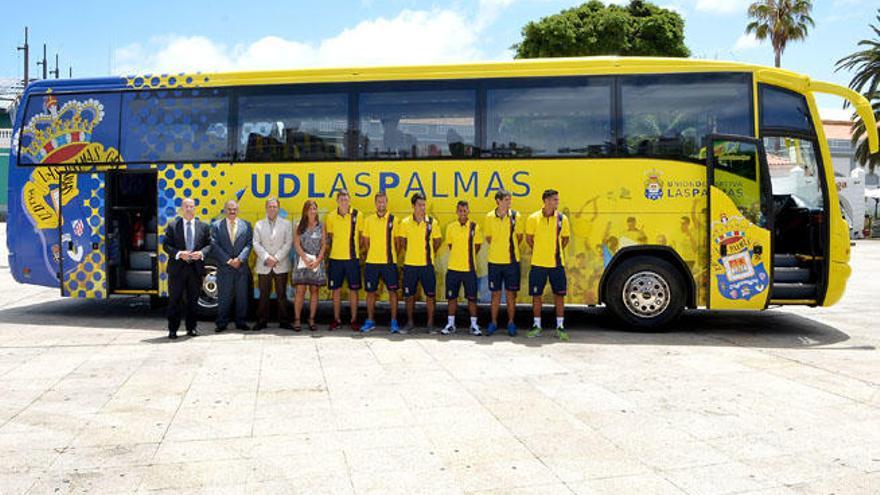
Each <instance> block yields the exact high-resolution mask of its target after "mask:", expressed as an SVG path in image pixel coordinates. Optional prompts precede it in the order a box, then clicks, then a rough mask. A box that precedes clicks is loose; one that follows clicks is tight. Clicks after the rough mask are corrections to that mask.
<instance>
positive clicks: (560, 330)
mask: <svg viewBox="0 0 880 495" xmlns="http://www.w3.org/2000/svg"><path fill="white" fill-rule="evenodd" d="M556 338H558V339H559V340H561V341H563V342H568V339H569V337H568V332H566V331H565V328H564V327H556Z"/></svg>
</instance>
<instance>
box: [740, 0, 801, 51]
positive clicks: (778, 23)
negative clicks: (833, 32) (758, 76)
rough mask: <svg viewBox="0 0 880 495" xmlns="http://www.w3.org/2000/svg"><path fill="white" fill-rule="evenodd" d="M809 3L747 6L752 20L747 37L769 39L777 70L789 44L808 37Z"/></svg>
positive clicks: (775, 0)
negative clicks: (751, 35) (753, 36)
mask: <svg viewBox="0 0 880 495" xmlns="http://www.w3.org/2000/svg"><path fill="white" fill-rule="evenodd" d="M812 10H813V2H812V1H810V0H760V1H757V2H754V3H753V4H751V5H750V6H749V18H751V19H754V20H753V21H752V22H750V23H749V25H748V26H746V34H751V33H754V34H755V38H757V39H759V40H761V41H763V40H766V39H767V38H770V44H771V45H773V53H774V54H775V55H776V67H780V64H781V63H782V52H784V51H785V47H786V45H788V42H789V41H800V40H803V39H805V38H806V37H807V34H808V31H809V29H810V28H811V27H813V26H815V24H814V23H813V18H812V17H810V12H811V11H812Z"/></svg>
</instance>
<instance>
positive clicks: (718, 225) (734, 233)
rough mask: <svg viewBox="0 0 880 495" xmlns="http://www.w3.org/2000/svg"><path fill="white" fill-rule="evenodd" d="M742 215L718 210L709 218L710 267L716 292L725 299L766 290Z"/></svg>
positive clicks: (764, 274) (758, 257) (765, 279)
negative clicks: (710, 231) (713, 275)
mask: <svg viewBox="0 0 880 495" xmlns="http://www.w3.org/2000/svg"><path fill="white" fill-rule="evenodd" d="M748 225H749V222H748V220H746V219H745V218H743V217H741V216H736V217H732V218H729V217H728V216H727V215H725V214H723V213H722V214H721V216H720V219H719V221H715V222H712V239H713V242H712V259H713V260H715V262H714V263H712V271H713V273H714V274H715V279H716V283H717V284H718V292H720V293H721V295H722V296H724V297H725V298H727V299H744V300H749V299H751V298H752V297H755V296H756V295H758V294H760V293H762V292H764V291H765V290H767V285H768V281H769V277H768V276H767V270H766V269H765V268H764V261H763V260H762V259H761V255H759V254H756V253H755V252H754V248H753V246H752V241H751V240H750V239H749V237H748V235H747V233H746V228H748Z"/></svg>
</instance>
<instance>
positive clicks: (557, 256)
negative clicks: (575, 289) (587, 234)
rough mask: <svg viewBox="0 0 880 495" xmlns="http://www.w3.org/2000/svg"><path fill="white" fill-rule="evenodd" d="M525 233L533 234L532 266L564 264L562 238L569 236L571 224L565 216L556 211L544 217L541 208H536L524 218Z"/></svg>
mask: <svg viewBox="0 0 880 495" xmlns="http://www.w3.org/2000/svg"><path fill="white" fill-rule="evenodd" d="M526 235H531V236H534V240H533V242H534V248H532V266H540V267H544V268H554V267H557V266H565V253H564V252H563V249H562V238H563V237H571V224H569V222H568V217H567V216H565V215H563V214H562V213H561V212H559V211H557V212H555V213H554V214H553V215H550V216H549V217H546V216H544V212H543V210H538V211H536V212H534V213H532V214H531V215H529V219H528V220H526Z"/></svg>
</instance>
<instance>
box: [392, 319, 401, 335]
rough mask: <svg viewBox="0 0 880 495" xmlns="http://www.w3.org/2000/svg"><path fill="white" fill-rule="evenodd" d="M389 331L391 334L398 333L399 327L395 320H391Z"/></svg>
mask: <svg viewBox="0 0 880 495" xmlns="http://www.w3.org/2000/svg"><path fill="white" fill-rule="evenodd" d="M390 329H391V333H400V325H398V324H397V320H391V325H390Z"/></svg>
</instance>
